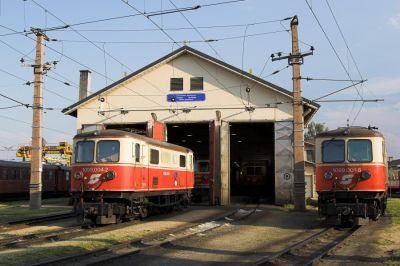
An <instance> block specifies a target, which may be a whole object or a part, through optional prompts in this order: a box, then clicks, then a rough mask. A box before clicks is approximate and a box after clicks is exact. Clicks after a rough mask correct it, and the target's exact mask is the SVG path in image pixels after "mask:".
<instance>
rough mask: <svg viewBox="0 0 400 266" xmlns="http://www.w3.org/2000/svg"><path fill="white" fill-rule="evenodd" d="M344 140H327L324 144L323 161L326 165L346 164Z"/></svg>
mask: <svg viewBox="0 0 400 266" xmlns="http://www.w3.org/2000/svg"><path fill="white" fill-rule="evenodd" d="M344 154H345V150H344V140H333V139H332V140H326V141H324V142H322V161H323V162H324V163H340V162H344Z"/></svg>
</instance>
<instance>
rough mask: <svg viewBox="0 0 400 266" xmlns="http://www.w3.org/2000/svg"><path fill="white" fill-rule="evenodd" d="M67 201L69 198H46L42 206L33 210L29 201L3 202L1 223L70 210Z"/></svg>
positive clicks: (0, 209) (0, 211)
mask: <svg viewBox="0 0 400 266" xmlns="http://www.w3.org/2000/svg"><path fill="white" fill-rule="evenodd" d="M67 203H68V198H57V199H45V200H43V202H42V205H43V206H42V208H40V209H38V210H31V209H29V202H28V201H13V202H1V203H0V223H4V222H7V221H11V220H18V219H24V218H28V217H35V216H42V215H49V214H54V213H61V212H68V211H70V210H71V208H66V206H67ZM60 205H61V206H60Z"/></svg>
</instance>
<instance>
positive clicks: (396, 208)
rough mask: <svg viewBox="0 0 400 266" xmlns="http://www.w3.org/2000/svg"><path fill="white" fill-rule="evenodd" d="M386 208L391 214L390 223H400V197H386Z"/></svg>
mask: <svg viewBox="0 0 400 266" xmlns="http://www.w3.org/2000/svg"><path fill="white" fill-rule="evenodd" d="M387 210H388V212H389V214H390V216H391V223H392V224H400V199H399V198H390V199H388V202H387Z"/></svg>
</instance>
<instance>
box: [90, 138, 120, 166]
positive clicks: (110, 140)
mask: <svg viewBox="0 0 400 266" xmlns="http://www.w3.org/2000/svg"><path fill="white" fill-rule="evenodd" d="M102 142H116V143H118V159H117V160H113V161H111V162H108V161H106V162H103V161H99V157H98V151H99V144H100V143H102ZM95 154H96V162H97V163H118V162H119V160H120V159H121V142H120V141H119V140H115V139H102V140H99V141H97V142H96V150H95Z"/></svg>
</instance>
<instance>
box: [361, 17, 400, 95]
mask: <svg viewBox="0 0 400 266" xmlns="http://www.w3.org/2000/svg"><path fill="white" fill-rule="evenodd" d="M399 19H400V17H399ZM399 22H400V21H399ZM366 85H367V87H368V88H369V89H370V90H371V91H372V92H373V93H375V94H378V95H380V96H382V95H392V94H397V95H399V93H400V77H378V78H372V79H371V80H370V81H368V82H367V83H366Z"/></svg>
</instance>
